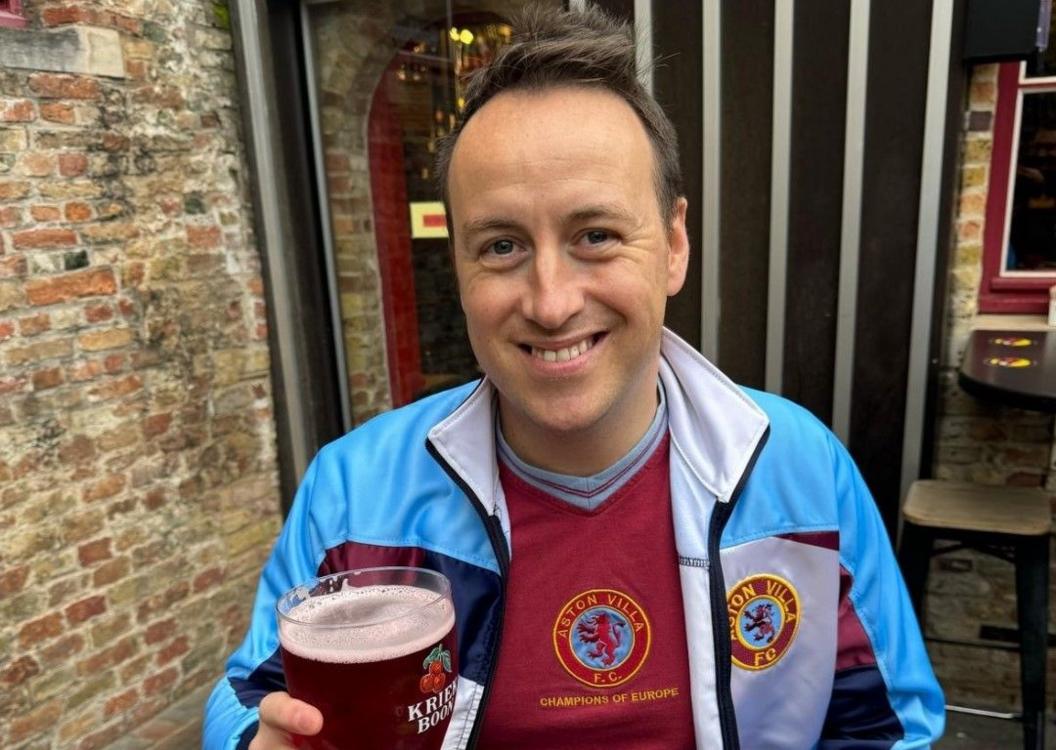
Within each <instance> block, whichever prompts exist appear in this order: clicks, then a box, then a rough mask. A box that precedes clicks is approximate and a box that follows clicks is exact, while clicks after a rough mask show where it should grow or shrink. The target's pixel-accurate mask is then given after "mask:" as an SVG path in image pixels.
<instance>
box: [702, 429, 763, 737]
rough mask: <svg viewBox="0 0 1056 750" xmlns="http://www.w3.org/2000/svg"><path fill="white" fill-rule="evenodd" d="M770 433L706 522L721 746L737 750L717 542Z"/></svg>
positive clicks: (731, 668) (724, 586) (761, 441)
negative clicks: (727, 499)
mask: <svg viewBox="0 0 1056 750" xmlns="http://www.w3.org/2000/svg"><path fill="white" fill-rule="evenodd" d="M769 437H770V427H769V426H767V428H766V431H765V432H763V436H762V438H760V440H759V443H758V445H756V446H755V451H753V452H752V457H751V459H750V460H749V461H748V466H747V467H745V470H744V473H743V474H741V478H740V479H739V480H738V481H737V486H736V487H735V488H734V490H733V493H732V494H731V495H730V499H729V501H728V502H725V503H716V504H715V509H714V510H713V511H712V512H711V523H710V524H709V526H708V560H710V561H711V562H710V564H709V565H708V585H709V588H710V596H711V623H712V633H713V634H714V635H713V638H712V640H713V642H714V646H715V672H716V674H715V678H716V679H715V693H716V695H715V697H716V700H717V702H718V704H719V728H720V729H721V731H722V746H723V748H725V750H740V747H741V742H740V738H739V737H738V735H737V714H736V711H735V710H734V707H733V692H732V690H731V689H730V678H731V676H732V671H733V663H732V662H733V660H732V654H731V653H730V624H729V620H728V619H727V617H726V582H725V580H724V578H723V575H722V558H721V552H720V542H721V540H722V531H723V529H724V528H726V522H727V521H729V520H730V516H731V515H732V514H733V506H734V505H736V503H737V499H738V498H739V497H740V495H741V491H742V490H743V489H744V485H745V483H746V482H747V481H748V476H749V475H750V474H751V473H752V469H754V468H755V462H756V460H757V459H758V458H759V454H760V453H762V451H763V446H764V445H766V441H767V438H769Z"/></svg>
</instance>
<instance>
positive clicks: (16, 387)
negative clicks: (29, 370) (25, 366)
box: [0, 376, 27, 394]
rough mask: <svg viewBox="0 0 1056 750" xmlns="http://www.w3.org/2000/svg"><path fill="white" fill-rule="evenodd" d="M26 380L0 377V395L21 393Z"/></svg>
mask: <svg viewBox="0 0 1056 750" xmlns="http://www.w3.org/2000/svg"><path fill="white" fill-rule="evenodd" d="M26 382H27V381H26V379H25V378H24V377H17V376H16V377H3V376H0V394H4V393H13V392H14V391H20V390H22V388H23V387H25V385H26Z"/></svg>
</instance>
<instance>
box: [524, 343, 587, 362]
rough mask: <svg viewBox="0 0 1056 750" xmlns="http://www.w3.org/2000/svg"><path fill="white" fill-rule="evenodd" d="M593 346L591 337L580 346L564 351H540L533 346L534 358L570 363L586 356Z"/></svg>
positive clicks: (576, 345)
mask: <svg viewBox="0 0 1056 750" xmlns="http://www.w3.org/2000/svg"><path fill="white" fill-rule="evenodd" d="M593 346H594V339H593V338H591V337H588V338H585V339H583V340H582V341H580V342H579V343H578V344H573V345H572V346H569V347H566V348H564V349H540V348H539V347H537V346H533V347H532V356H533V357H538V358H539V359H542V360H545V361H547V362H568V361H570V360H573V359H575V358H576V357H579V356H580V355H583V354H586V353H587V352H588V351H590V349H591V347H593Z"/></svg>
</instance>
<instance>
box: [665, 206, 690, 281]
mask: <svg viewBox="0 0 1056 750" xmlns="http://www.w3.org/2000/svg"><path fill="white" fill-rule="evenodd" d="M687 206H688V203H687V202H686V199H685V198H684V197H682V198H679V199H678V200H677V201H675V210H674V212H673V213H672V215H671V222H670V224H669V225H668V228H667V296H668V297H673V296H675V295H676V294H678V292H679V290H680V289H682V285H683V284H684V283H685V281H686V269H687V268H688V267H689V235H688V234H687V233H686V207H687Z"/></svg>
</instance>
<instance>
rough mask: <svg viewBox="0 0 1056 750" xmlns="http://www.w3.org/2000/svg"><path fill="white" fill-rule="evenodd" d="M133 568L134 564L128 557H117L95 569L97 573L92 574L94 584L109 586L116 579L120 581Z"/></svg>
mask: <svg viewBox="0 0 1056 750" xmlns="http://www.w3.org/2000/svg"><path fill="white" fill-rule="evenodd" d="M131 569H132V566H131V565H130V564H129V561H128V558H127V557H116V558H114V559H113V560H110V561H108V562H105V563H103V564H102V565H100V566H99V567H98V568H96V569H95V573H94V574H93V575H92V585H93V586H107V585H109V584H111V583H114V582H115V581H120V580H121V579H122V578H124V577H125V576H127V575H128V573H129V571H130V570H131Z"/></svg>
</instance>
